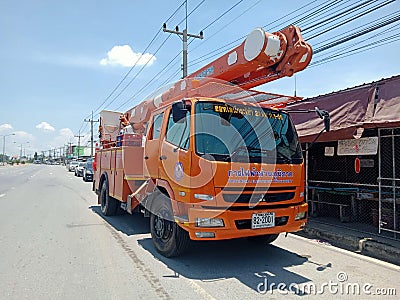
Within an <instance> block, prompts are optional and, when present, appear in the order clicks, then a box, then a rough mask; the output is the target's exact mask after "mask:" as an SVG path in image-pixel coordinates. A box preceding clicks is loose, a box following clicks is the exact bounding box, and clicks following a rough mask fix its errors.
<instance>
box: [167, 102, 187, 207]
mask: <svg viewBox="0 0 400 300" xmlns="http://www.w3.org/2000/svg"><path fill="white" fill-rule="evenodd" d="M166 113H168V120H167V121H168V122H167V127H166V132H165V139H164V140H163V141H162V143H161V159H162V161H161V167H160V177H161V179H165V180H167V181H168V182H169V183H170V185H171V187H172V189H173V190H174V191H175V192H176V194H175V197H176V198H179V197H180V196H181V197H185V198H188V197H189V192H190V189H189V187H190V171H191V167H190V166H191V165H190V164H191V155H190V153H189V151H190V150H189V149H190V148H189V143H190V139H189V138H190V112H189V111H187V112H186V117H185V118H184V119H181V121H179V122H174V120H173V118H172V111H171V110H170V111H167V112H166ZM182 195H184V196H182ZM181 200H182V201H184V199H181Z"/></svg>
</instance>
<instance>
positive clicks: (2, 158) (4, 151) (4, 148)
mask: <svg viewBox="0 0 400 300" xmlns="http://www.w3.org/2000/svg"><path fill="white" fill-rule="evenodd" d="M10 135H15V133H10V134H2V136H3V156H2V157H1V160H2V162H3V166H4V159H5V158H4V157H5V155H6V137H7V136H10Z"/></svg>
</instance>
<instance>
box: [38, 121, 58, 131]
mask: <svg viewBox="0 0 400 300" xmlns="http://www.w3.org/2000/svg"><path fill="white" fill-rule="evenodd" d="M36 128H37V129H40V130H42V131H55V129H54V127H53V126H51V125H50V124H49V123H47V122H41V123H40V124H38V125H36Z"/></svg>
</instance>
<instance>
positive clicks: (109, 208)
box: [99, 180, 117, 216]
mask: <svg viewBox="0 0 400 300" xmlns="http://www.w3.org/2000/svg"><path fill="white" fill-rule="evenodd" d="M99 197H100V204H101V212H102V213H103V215H105V216H114V215H115V214H116V212H117V200H115V199H114V198H113V197H111V196H110V195H109V194H108V183H107V181H106V180H104V182H103V185H102V186H101V190H100V196H99Z"/></svg>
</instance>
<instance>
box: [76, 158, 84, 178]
mask: <svg viewBox="0 0 400 300" xmlns="http://www.w3.org/2000/svg"><path fill="white" fill-rule="evenodd" d="M85 165H86V162H84V161H80V162H79V164H78V165H77V166H76V167H75V176H78V177H82V176H83V168H84V167H85Z"/></svg>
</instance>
